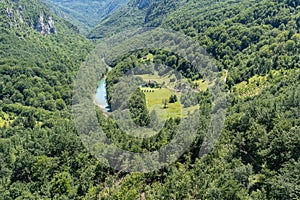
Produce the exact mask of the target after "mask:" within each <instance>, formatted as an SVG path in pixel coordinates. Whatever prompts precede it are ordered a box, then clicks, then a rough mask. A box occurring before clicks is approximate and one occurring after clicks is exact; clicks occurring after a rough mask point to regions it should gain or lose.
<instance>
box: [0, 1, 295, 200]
mask: <svg viewBox="0 0 300 200" xmlns="http://www.w3.org/2000/svg"><path fill="white" fill-rule="evenodd" d="M53 1H56V6H57V7H50V8H49V4H44V3H42V2H45V1H43V0H41V1H40V0H2V1H1V2H0V9H1V12H0V41H1V43H0V199H8V200H14V199H129V200H131V199H143V200H145V199H242V200H243V199H257V200H261V199H299V198H300V190H299V185H300V171H299V169H300V150H299V146H300V115H299V113H300V109H299V105H300V94H299V91H300V60H299V59H300V57H299V55H300V52H299V51H300V5H299V1H297V0H213V1H211V0H176V1H174V0H173V1H172V0H131V1H129V3H128V5H126V6H124V7H122V8H120V9H117V10H115V11H114V12H112V13H111V14H110V15H108V16H106V17H104V15H103V12H97V11H98V10H105V12H106V14H108V13H110V12H111V11H113V10H114V9H115V7H114V5H116V4H114V2H115V3H117V4H118V3H119V1H113V4H107V3H108V2H111V1H101V2H102V3H103V4H96V1H89V2H91V4H86V3H83V1H79V0H78V1H77V0H76V1H72V2H71V1H69V0H68V1H67V0H66V1H61V0H53ZM122 2H123V1H122ZM48 3H49V2H48ZM47 5H48V6H47ZM108 5H111V6H112V7H109V6H108ZM118 5H119V4H118ZM98 6H99V7H98ZM91 8H93V9H91ZM86 11H88V12H86ZM105 12H104V13H105ZM106 14H105V15H106ZM66 15H70V16H71V17H72V19H71V18H68V17H67V18H66ZM90 16H94V17H93V18H92V19H91V18H90ZM98 17H100V18H102V17H104V18H103V19H102V20H101V22H100V23H98V25H97V26H96V27H95V28H94V29H93V30H92V31H91V32H90V33H89V34H88V37H89V38H90V39H99V40H96V41H98V42H102V41H105V40H106V39H108V38H109V37H110V36H111V35H116V34H117V33H120V32H122V31H123V30H126V29H130V28H136V27H153V26H154V27H156V26H158V27H160V28H165V29H171V30H173V31H177V32H179V33H183V34H185V35H188V36H189V37H191V41H192V42H191V43H185V41H184V40H181V39H182V38H178V39H179V41H181V43H182V45H184V46H187V48H188V47H191V48H193V47H194V46H193V44H196V46H197V45H200V46H202V47H203V48H204V49H205V50H206V51H207V52H208V54H209V56H210V58H211V59H210V60H211V61H212V62H213V63H214V65H215V66H216V67H215V68H212V69H213V71H214V72H215V71H217V75H218V77H219V79H220V80H222V81H224V84H222V83H219V82H212V83H211V82H208V80H205V77H204V76H203V74H201V73H197V71H195V68H194V66H193V64H192V63H189V62H188V61H187V60H186V59H185V58H183V57H181V56H180V55H177V54H176V53H174V52H169V51H167V50H164V49H163V48H162V49H150V48H146V49H139V50H137V51H134V52H133V51H131V52H127V53H125V54H124V55H121V56H120V57H118V58H116V59H114V60H110V62H109V63H108V64H109V65H110V67H112V70H111V71H109V72H108V73H107V74H106V76H105V80H106V84H107V85H106V89H107V93H106V95H107V98H108V103H109V104H112V102H114V101H115V102H117V103H116V105H118V101H119V102H120V101H124V102H126V101H128V102H129V108H128V110H129V113H130V117H129V118H132V119H133V121H134V123H135V124H138V125H140V126H141V127H146V126H148V125H149V126H153V127H154V130H156V129H157V133H156V132H155V133H156V134H153V135H150V136H148V135H147V136H148V137H146V138H143V137H135V136H132V135H130V134H127V133H126V132H125V131H124V129H122V128H124V127H121V126H120V124H118V122H117V121H116V119H114V118H113V116H110V114H107V113H104V112H102V110H101V109H100V108H98V107H96V106H95V107H93V108H95V109H93V112H95V114H96V117H97V120H98V121H96V123H97V125H99V126H100V127H102V129H103V134H105V136H106V137H107V138H108V139H107V140H108V143H111V142H112V143H114V145H115V146H117V147H119V148H120V149H123V150H125V151H127V152H133V153H136V154H135V156H134V157H132V158H130V159H127V158H126V157H121V156H119V154H118V152H115V151H114V150H115V149H113V148H111V147H109V148H106V146H105V145H103V146H99V145H98V144H102V143H101V142H102V141H103V140H105V139H103V138H99V135H97V134H95V132H93V131H94V127H93V126H91V127H88V130H85V131H89V130H91V132H88V134H87V136H92V137H93V138H92V139H94V140H91V142H94V141H96V142H97V141H98V140H99V143H95V145H94V146H93V148H95V149H96V150H99V149H104V150H105V153H107V154H108V155H111V157H110V159H111V160H112V164H117V165H118V164H119V163H117V161H118V159H120V160H121V161H122V163H123V164H124V163H125V164H124V166H121V167H122V168H121V169H122V170H115V169H113V168H110V167H108V165H107V163H109V162H108V159H107V158H105V159H101V160H97V159H96V157H97V154H93V152H91V151H89V150H90V149H87V148H86V147H85V146H84V145H83V142H84V141H82V140H80V137H79V136H78V134H79V131H77V130H78V129H77V130H76V128H78V124H76V121H75V120H74V115H72V108H74V105H72V103H73V104H75V105H77V103H78V102H76V101H74V99H75V100H78V99H76V98H77V96H76V95H77V94H76V92H75V93H74V94H73V89H74V82H75V81H76V79H75V77H76V75H77V72H78V70H79V68H80V66H81V65H82V64H83V63H84V64H88V63H85V61H86V60H87V57H86V56H87V55H88V54H89V53H90V52H92V50H93V48H94V47H96V45H95V44H94V43H92V42H91V41H90V40H89V39H87V38H86V37H85V36H83V35H81V34H80V33H79V32H80V31H79V29H78V28H77V26H78V25H79V26H81V28H84V27H92V26H94V25H95V24H96V23H97V20H98V19H99V18H98ZM66 19H70V21H67V20H66ZM74 22H75V23H76V25H73V24H72V23H74ZM137 35H138V34H137ZM117 36H120V35H117ZM122 36H123V35H122ZM142 36H144V35H142ZM157 36H160V35H159V34H158V35H157ZM122 39H123V37H120V38H117V39H116V41H117V42H118V41H121V40H122ZM143 39H144V38H143V37H142V41H143ZM151 39H152V40H149V41H150V42H151V41H154V42H155V40H156V39H160V38H158V37H157V38H151ZM158 41H159V40H158ZM122 42H123V41H121V42H120V43H122ZM129 42H132V41H129ZM147 42H148V41H147ZM122 44H123V43H122ZM125 44H126V43H125ZM96 49H97V48H96ZM113 50H115V49H114V48H112V52H114V51H113ZM196 50H197V49H196ZM96 52H97V51H96ZM195 52H196V53H197V51H194V52H193V51H191V52H190V51H189V52H188V53H189V54H193V53H195ZM196 53H195V54H196ZM142 65H145V68H141V69H140V71H133V72H134V73H132V74H134V75H136V76H137V79H133V81H132V82H134V81H136V82H137V85H138V86H139V87H138V88H137V89H136V90H135V92H134V94H133V95H132V96H130V98H127V99H125V97H127V96H126V95H128V94H129V92H128V91H129V89H127V88H129V87H130V84H127V85H126V84H123V85H122V84H121V85H118V84H119V83H122V82H121V81H122V77H123V76H124V74H126V73H128V72H132V71H130V70H132V69H134V68H135V67H136V66H142ZM162 65H165V66H167V67H169V69H173V70H175V71H178V73H179V75H172V74H170V73H169V71H168V70H163V69H162V68H161V67H160V66H162ZM208 65H210V63H208ZM83 66H85V65H83ZM213 67H214V66H213ZM95 69H97V67H96V66H95ZM153 69H155V70H156V72H153ZM86 72H87V75H90V74H89V73H92V72H94V70H91V71H86ZM182 75H183V76H184V77H186V78H184V80H183V81H185V82H184V84H185V85H186V83H189V84H192V85H193V90H192V91H196V92H195V93H192V94H193V95H189V93H183V92H182V93H178V91H177V90H178V88H179V86H178V83H177V82H176V80H175V78H176V77H177V76H178V77H180V76H182ZM174 77H175V78H174ZM100 78H103V77H100ZM91 80H92V77H91ZM174 80H175V81H174ZM217 83H218V84H222V85H224V88H222V90H224V91H223V92H224V93H226V99H227V100H226V120H225V122H224V126H223V127H222V131H221V135H220V137H219V138H218V140H217V141H216V143H215V144H214V148H213V149H212V151H210V152H209V153H208V154H206V155H204V156H201V155H200V153H199V151H200V149H201V145H202V143H203V142H205V141H206V140H205V137H206V136H208V137H211V135H208V127H209V126H210V122H211V120H212V116H213V115H214V116H215V115H217V114H218V109H222V107H221V108H218V107H217V108H216V107H215V105H214V102H213V98H214V96H213V95H214V94H213V93H214V91H213V87H214V85H218V84H217ZM82 84H85V83H82ZM93 84H94V85H89V86H88V87H89V88H93V87H96V82H95V83H93ZM168 84H169V87H167V86H168ZM165 85H167V86H165ZM75 86H78V87H79V89H81V88H84V86H85V85H75ZM118 89H119V90H120V91H121V92H123V93H120V94H123V95H120V96H118V95H115V94H114V93H113V92H114V90H118ZM95 90H96V88H95ZM79 91H80V90H79ZM124 94H125V95H124ZM174 94H176V95H174ZM73 95H74V96H73ZM85 95H88V96H93V94H83V96H84V97H86V96H85ZM119 97H120V98H119ZM122 98H123V99H122ZM72 101H73V102H72ZM195 102H196V103H195ZM121 103H122V102H121ZM193 103H194V104H193ZM92 105H93V106H94V104H92ZM154 105H158V109H160V111H162V113H163V111H166V116H165V117H166V119H165V121H164V124H161V123H160V120H161V118H160V117H161V116H160V115H163V114H161V113H155V112H150V111H151V109H152V107H153V106H154ZM121 106H122V105H121ZM181 106H183V107H184V109H182V110H183V111H184V112H185V113H184V116H181V115H180V109H181V108H180V107H181ZM197 108H200V109H199V115H200V116H199V117H198V118H195V119H197V120H193V118H191V119H192V120H190V121H184V120H185V119H186V118H185V117H186V116H194V115H193V113H192V112H191V111H195V110H197ZM81 111H82V113H83V114H86V113H87V112H88V111H89V110H88V108H87V107H83V108H82V110H81ZM87 114H89V113H87ZM178 116H179V117H178ZM129 118H128V119H129ZM150 119H151V120H152V121H154V123H153V122H152V121H151V122H150ZM153 119H154V120H153ZM217 120H218V118H217ZM89 121H93V119H91V118H88V117H87V118H85V115H83V117H82V121H80V123H84V122H89ZM182 122H183V125H184V126H182V127H181V123H182ZM217 122H220V121H217ZM80 123H79V125H80ZM193 124H197V125H198V126H197V127H198V128H197V130H196V131H194V132H193V133H194V134H195V135H196V137H195V140H194V141H193V143H192V145H190V146H189V147H188V148H187V149H184V150H186V151H185V152H184V154H183V155H182V156H180V157H179V159H178V160H176V162H173V163H172V164H170V165H168V166H166V167H164V168H162V169H159V170H155V171H151V172H148V173H143V172H126V170H127V165H126V164H128V165H130V164H132V160H133V159H135V160H137V162H138V163H137V164H139V162H141V163H143V162H147V161H148V160H147V159H145V160H139V159H142V157H139V156H140V154H138V153H145V152H151V153H150V154H152V153H153V154H154V156H155V155H156V154H155V153H156V151H157V150H159V149H161V148H164V147H165V146H167V145H168V144H169V143H171V141H172V139H173V138H175V137H176V134H177V133H178V131H182V132H183V133H186V134H187V135H183V137H184V138H182V139H186V138H189V136H190V135H189V134H191V133H187V132H188V130H189V129H188V128H189V127H190V126H191V125H193ZM218 124H219V123H217V125H216V126H218ZM76 125H77V126H76ZM121 125H122V124H121ZM126 125H128V124H125V126H126ZM82 127H85V125H84V126H82ZM125 128H126V127H125ZM212 131H213V130H212ZM145 134H147V133H145ZM138 136H139V135H138ZM179 139H180V138H179ZM105 142H107V141H105ZM206 142H207V141H206ZM103 143H104V142H103ZM105 144H106V143H105ZM97 145H98V146H97ZM181 145H182V143H180V145H179V148H183V147H184V146H183V145H182V146H181ZM170 151H171V152H172V151H173V149H170ZM117 156H118V157H117ZM169 156H170V157H163V156H162V157H159V158H158V159H160V160H162V162H163V161H168V159H170V160H172V159H173V157H172V156H176V155H175V154H174V155H172V154H171V155H169ZM109 164H111V163H109ZM133 164H136V163H133ZM148 164H149V165H150V164H153V163H148ZM154 164H157V163H154Z"/></svg>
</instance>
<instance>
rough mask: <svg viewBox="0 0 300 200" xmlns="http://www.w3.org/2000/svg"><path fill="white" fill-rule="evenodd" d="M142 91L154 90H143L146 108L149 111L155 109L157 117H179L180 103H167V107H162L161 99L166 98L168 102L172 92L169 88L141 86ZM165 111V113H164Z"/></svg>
mask: <svg viewBox="0 0 300 200" xmlns="http://www.w3.org/2000/svg"><path fill="white" fill-rule="evenodd" d="M141 90H142V91H154V92H144V94H145V95H146V101H147V108H148V110H149V111H150V112H151V111H152V110H153V109H155V110H156V111H157V113H158V117H159V118H160V117H162V116H166V117H167V118H170V117H181V104H180V103H179V102H176V103H168V104H167V108H166V109H164V108H163V107H164V104H163V101H164V100H167V102H169V98H170V96H171V95H172V94H173V93H172V92H171V91H170V90H169V89H167V88H162V89H151V88H141ZM164 112H166V114H164Z"/></svg>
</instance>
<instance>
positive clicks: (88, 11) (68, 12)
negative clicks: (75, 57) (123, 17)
mask: <svg viewBox="0 0 300 200" xmlns="http://www.w3.org/2000/svg"><path fill="white" fill-rule="evenodd" d="M43 2H45V3H47V5H48V6H49V7H51V8H52V9H53V10H54V11H56V12H59V13H60V15H61V16H62V17H64V18H65V19H67V20H69V21H71V22H72V23H73V24H75V25H76V26H78V27H79V29H80V31H81V32H82V33H87V32H88V31H89V30H90V29H92V28H93V27H94V26H95V25H96V24H97V23H99V22H100V21H101V20H102V19H103V18H105V17H106V16H108V15H109V14H110V13H112V12H113V11H115V10H117V9H118V8H120V7H122V6H124V5H126V4H127V2H128V0H88V1H87V0H84V1H83V0H63V1H62V0H43Z"/></svg>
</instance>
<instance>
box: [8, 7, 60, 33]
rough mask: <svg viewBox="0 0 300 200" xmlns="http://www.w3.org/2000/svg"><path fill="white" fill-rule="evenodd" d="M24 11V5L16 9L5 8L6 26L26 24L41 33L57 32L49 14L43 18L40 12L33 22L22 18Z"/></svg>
mask: <svg viewBox="0 0 300 200" xmlns="http://www.w3.org/2000/svg"><path fill="white" fill-rule="evenodd" d="M23 12H26V9H25V8H24V6H22V5H19V6H18V7H17V8H16V9H13V8H9V7H8V8H6V16H7V18H8V19H9V20H8V27H9V28H13V27H16V26H17V27H20V26H22V24H25V25H26V24H27V25H28V26H29V27H32V28H33V29H35V30H36V31H38V32H40V33H41V34H43V35H50V34H57V31H56V28H55V26H54V20H53V18H52V17H51V16H49V17H48V19H47V20H45V19H44V18H45V16H44V14H43V13H42V12H41V13H40V15H39V17H38V19H37V20H36V21H35V22H34V20H33V21H32V20H27V22H26V21H25V20H24V18H23V16H22V13H23Z"/></svg>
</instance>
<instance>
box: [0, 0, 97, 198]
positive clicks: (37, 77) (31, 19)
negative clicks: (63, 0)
mask: <svg viewBox="0 0 300 200" xmlns="http://www.w3.org/2000/svg"><path fill="white" fill-rule="evenodd" d="M0 9H1V13H0V19H1V20H0V32H1V34H0V41H1V43H0V77H1V78H0V171H1V173H0V199H50V198H58V197H62V196H64V195H68V194H69V198H72V197H73V198H74V197H75V196H83V195H85V193H86V192H87V191H86V190H85V188H86V186H85V185H86V184H84V183H83V182H82V181H81V180H80V179H81V178H80V176H81V175H78V174H75V173H73V172H74V171H76V170H80V169H81V170H82V171H85V169H88V166H90V167H95V165H96V161H95V160H93V159H90V158H89V164H88V165H87V163H85V164H84V165H81V166H76V167H75V166H74V163H76V162H77V161H76V160H80V159H88V157H89V155H88V154H87V153H86V152H84V150H83V149H84V147H83V146H82V144H81V143H80V139H78V138H77V136H76V132H75V130H74V129H73V128H71V127H72V123H71V117H70V107H71V100H72V87H73V86H72V80H73V79H74V77H75V75H76V71H77V69H78V68H79V66H80V64H81V63H82V61H83V60H84V59H85V56H86V55H87V53H88V52H89V51H90V49H91V47H92V46H93V45H92V44H91V42H89V41H88V40H87V39H86V38H85V37H83V36H80V35H79V34H78V33H77V30H76V27H75V26H74V25H72V24H70V23H69V22H66V21H65V20H64V19H61V18H60V17H58V16H56V15H55V14H54V13H52V12H51V11H49V9H48V8H47V7H46V6H45V5H44V4H42V3H40V2H39V1H36V0H19V1H11V0H5V1H1V3H0ZM41 13H43V16H44V20H45V21H44V22H45V23H44V27H45V26H46V24H47V23H48V22H47V21H46V20H47V19H48V18H49V17H50V16H51V17H52V20H53V22H54V27H55V29H56V33H55V34H53V33H50V34H45V32H41V31H40V30H39V29H37V28H38V27H41V26H39V25H41V23H39V22H40V21H39V19H40V15H41ZM64 156H66V157H65V158H67V159H64V158H63V157H64ZM79 157H81V158H79ZM71 163H73V164H71ZM81 163H83V162H81ZM72 165H73V167H72ZM72 171H73V172H72ZM71 174H72V175H71ZM89 174H90V173H89ZM97 174H98V175H99V173H98V172H97ZM59 177H61V179H59ZM99 177H100V176H98V178H99ZM63 184H65V186H66V187H64V185H63ZM80 187H82V189H78V188H80ZM88 187H89V186H88Z"/></svg>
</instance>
